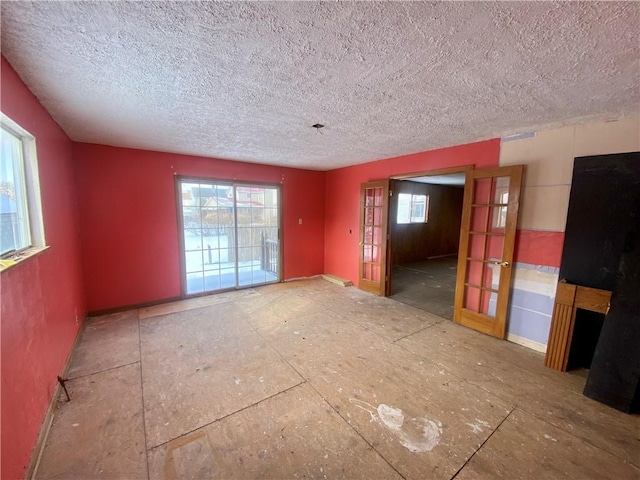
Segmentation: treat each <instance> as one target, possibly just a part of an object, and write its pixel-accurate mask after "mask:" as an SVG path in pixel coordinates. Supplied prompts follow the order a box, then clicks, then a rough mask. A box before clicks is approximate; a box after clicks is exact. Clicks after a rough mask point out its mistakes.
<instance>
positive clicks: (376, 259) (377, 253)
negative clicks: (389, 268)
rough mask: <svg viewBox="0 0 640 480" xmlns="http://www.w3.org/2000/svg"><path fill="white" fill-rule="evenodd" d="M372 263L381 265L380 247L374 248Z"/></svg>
mask: <svg viewBox="0 0 640 480" xmlns="http://www.w3.org/2000/svg"><path fill="white" fill-rule="evenodd" d="M372 261H373V262H374V263H378V264H379V263H380V247H373V255H372Z"/></svg>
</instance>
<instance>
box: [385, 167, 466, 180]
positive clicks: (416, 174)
mask: <svg viewBox="0 0 640 480" xmlns="http://www.w3.org/2000/svg"><path fill="white" fill-rule="evenodd" d="M474 168H475V166H474V165H461V166H459V167H448V168H438V169H436V170H427V171H424V172H414V173H405V174H402V175H393V176H391V177H389V178H390V179H391V180H411V179H412V178H416V177H436V176H439V175H451V174H452V173H466V172H468V171H470V170H473V169H474Z"/></svg>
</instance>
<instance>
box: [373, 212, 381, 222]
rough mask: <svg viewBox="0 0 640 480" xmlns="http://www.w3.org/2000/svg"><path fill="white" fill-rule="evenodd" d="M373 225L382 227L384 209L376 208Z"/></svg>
mask: <svg viewBox="0 0 640 480" xmlns="http://www.w3.org/2000/svg"><path fill="white" fill-rule="evenodd" d="M373 224H374V225H382V209H381V208H376V209H375V210H374V211H373Z"/></svg>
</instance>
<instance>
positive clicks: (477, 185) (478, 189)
mask: <svg viewBox="0 0 640 480" xmlns="http://www.w3.org/2000/svg"><path fill="white" fill-rule="evenodd" d="M492 184H493V182H492V179H491V178H478V179H476V180H474V182H473V202H472V203H474V204H476V205H478V204H480V205H487V204H489V203H491V202H490V201H489V200H490V199H491V187H492Z"/></svg>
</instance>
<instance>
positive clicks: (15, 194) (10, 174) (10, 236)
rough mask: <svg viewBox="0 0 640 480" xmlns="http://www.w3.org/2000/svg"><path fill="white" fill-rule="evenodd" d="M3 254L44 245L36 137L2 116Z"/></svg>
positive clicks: (0, 215)
mask: <svg viewBox="0 0 640 480" xmlns="http://www.w3.org/2000/svg"><path fill="white" fill-rule="evenodd" d="M0 127H1V131H0V256H6V255H9V254H12V253H15V252H19V251H20V250H24V249H25V248H29V247H32V246H36V247H44V235H43V227H42V213H41V207H40V186H39V182H38V173H37V162H36V149H35V138H34V137H33V136H32V135H31V134H29V132H27V131H26V130H24V129H23V128H21V127H20V126H19V125H18V124H16V123H15V122H13V121H12V120H11V119H10V118H8V117H7V116H6V115H4V114H1V117H0Z"/></svg>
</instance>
